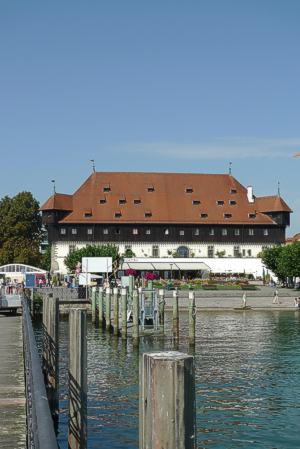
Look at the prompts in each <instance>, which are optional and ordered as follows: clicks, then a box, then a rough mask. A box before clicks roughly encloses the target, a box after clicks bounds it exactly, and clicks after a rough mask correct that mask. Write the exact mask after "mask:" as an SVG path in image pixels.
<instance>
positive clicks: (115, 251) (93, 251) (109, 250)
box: [65, 244, 120, 272]
mask: <svg viewBox="0 0 300 449" xmlns="http://www.w3.org/2000/svg"><path fill="white" fill-rule="evenodd" d="M83 257H112V260H113V262H117V263H118V262H119V259H120V254H119V248H118V246H115V245H112V244H108V245H102V246H100V245H87V246H85V247H84V248H81V249H75V250H72V251H70V252H69V254H68V255H67V257H65V265H66V266H67V268H68V269H69V271H70V272H72V271H75V267H76V265H77V263H78V262H81V259H82V258H83Z"/></svg>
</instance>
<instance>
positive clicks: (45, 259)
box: [41, 245, 51, 271]
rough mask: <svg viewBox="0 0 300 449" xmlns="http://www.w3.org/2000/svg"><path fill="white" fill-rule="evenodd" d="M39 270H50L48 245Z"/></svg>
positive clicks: (49, 249) (49, 247) (49, 246)
mask: <svg viewBox="0 0 300 449" xmlns="http://www.w3.org/2000/svg"><path fill="white" fill-rule="evenodd" d="M41 268H43V269H44V270H46V271H50V270H51V245H48V246H47V248H46V250H45V252H44V254H42V260H41Z"/></svg>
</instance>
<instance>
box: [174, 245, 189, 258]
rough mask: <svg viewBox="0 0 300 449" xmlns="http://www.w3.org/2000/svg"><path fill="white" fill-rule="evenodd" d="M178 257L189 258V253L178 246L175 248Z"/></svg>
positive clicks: (185, 248)
mask: <svg viewBox="0 0 300 449" xmlns="http://www.w3.org/2000/svg"><path fill="white" fill-rule="evenodd" d="M176 252H177V254H178V257H189V254H190V251H189V249H188V248H187V247H186V246H179V247H178V248H177V251H176Z"/></svg>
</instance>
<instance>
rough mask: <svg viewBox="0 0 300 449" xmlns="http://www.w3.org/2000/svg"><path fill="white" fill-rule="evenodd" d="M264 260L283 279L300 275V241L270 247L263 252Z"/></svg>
mask: <svg viewBox="0 0 300 449" xmlns="http://www.w3.org/2000/svg"><path fill="white" fill-rule="evenodd" d="M262 261H263V263H264V264H265V266H266V267H267V268H268V269H269V270H271V271H273V273H274V274H276V276H277V277H278V278H279V279H281V280H284V279H285V278H287V277H289V276H300V242H294V243H292V244H291V245H286V246H275V247H274V248H268V249H266V250H264V251H263V253H262Z"/></svg>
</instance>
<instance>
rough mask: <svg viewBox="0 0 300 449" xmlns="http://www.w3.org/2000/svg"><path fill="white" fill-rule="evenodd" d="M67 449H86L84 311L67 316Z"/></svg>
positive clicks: (85, 338) (73, 310)
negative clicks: (68, 329) (68, 327)
mask: <svg viewBox="0 0 300 449" xmlns="http://www.w3.org/2000/svg"><path fill="white" fill-rule="evenodd" d="M69 326H70V331H69V347H70V350H69V397H70V400H69V435H68V443H69V446H68V447H69V449H86V447H87V336H86V310H85V309H71V310H70V315H69Z"/></svg>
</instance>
